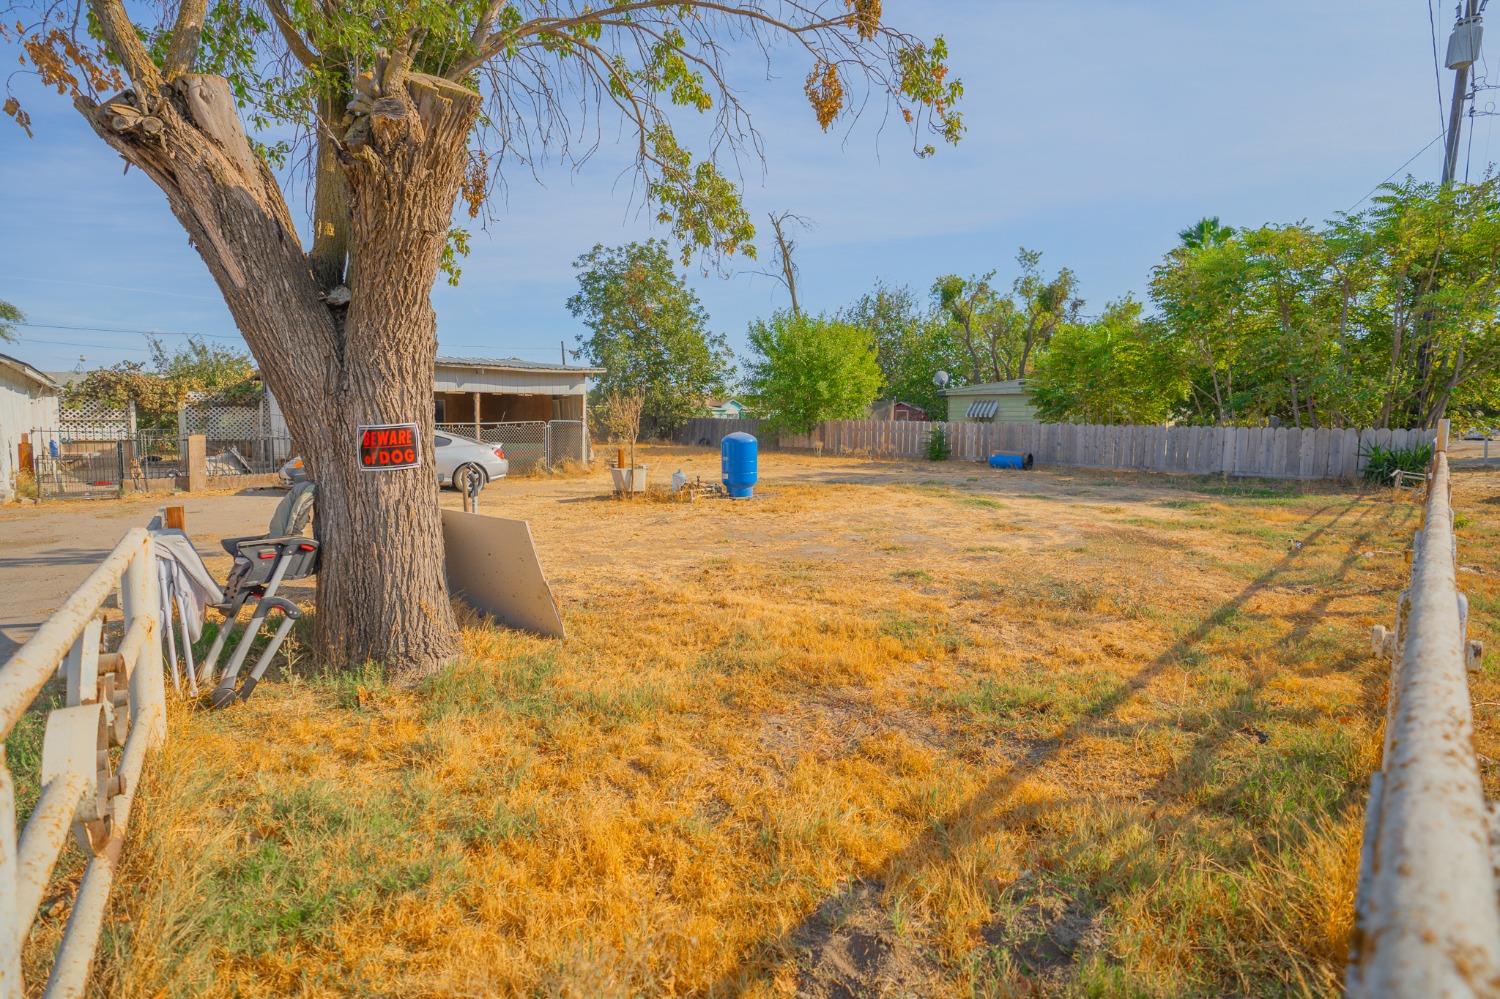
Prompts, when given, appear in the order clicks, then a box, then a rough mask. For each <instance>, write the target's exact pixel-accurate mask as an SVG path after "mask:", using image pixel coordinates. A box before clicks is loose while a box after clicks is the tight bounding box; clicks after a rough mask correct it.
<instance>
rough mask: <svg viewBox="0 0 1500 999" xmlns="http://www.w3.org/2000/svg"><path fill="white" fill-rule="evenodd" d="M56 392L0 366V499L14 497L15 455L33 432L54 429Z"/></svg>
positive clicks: (56, 420)
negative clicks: (27, 436)
mask: <svg viewBox="0 0 1500 999" xmlns="http://www.w3.org/2000/svg"><path fill="white" fill-rule="evenodd" d="M58 422H59V414H58V409H57V390H56V389H53V388H47V387H44V386H42V385H41V384H39V383H37V382H36V381H33V380H32V379H31V378H28V377H26V376H25V375H23V374H21V373H20V372H19V371H17V370H16V369H14V368H12V367H11V366H10V365H8V364H3V363H0V499H10V498H11V496H13V495H14V494H15V483H16V451H17V448H18V447H19V446H20V444H21V440H22V438H23V437H25V436H26V435H27V434H28V433H30V432H31V431H33V430H39V429H41V430H50V429H55V428H56V427H57V425H58Z"/></svg>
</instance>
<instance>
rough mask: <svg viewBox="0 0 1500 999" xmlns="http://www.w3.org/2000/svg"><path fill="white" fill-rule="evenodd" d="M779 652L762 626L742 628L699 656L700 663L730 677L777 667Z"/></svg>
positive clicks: (708, 668) (710, 671)
mask: <svg viewBox="0 0 1500 999" xmlns="http://www.w3.org/2000/svg"><path fill="white" fill-rule="evenodd" d="M776 665H777V653H776V648H775V643H774V642H772V641H771V640H770V639H769V638H768V637H767V636H766V635H765V634H764V633H763V632H762V630H761V629H760V628H758V627H757V628H753V629H750V628H743V627H742V628H739V629H737V630H735V632H734V633H733V634H731V635H730V636H729V638H728V639H727V640H726V641H724V642H721V643H719V644H718V645H715V646H713V647H712V648H710V649H708V650H706V651H704V652H703V653H701V654H700V655H699V656H698V661H697V666H698V668H699V669H700V670H703V671H705V672H709V673H719V674H723V675H726V676H736V675H754V674H759V673H762V672H765V671H767V670H772V669H775V668H776Z"/></svg>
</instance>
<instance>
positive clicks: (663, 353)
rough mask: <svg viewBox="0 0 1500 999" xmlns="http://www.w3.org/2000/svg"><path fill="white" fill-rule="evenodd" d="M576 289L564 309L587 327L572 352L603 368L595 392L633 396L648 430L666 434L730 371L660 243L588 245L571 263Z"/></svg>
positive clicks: (728, 357)
mask: <svg viewBox="0 0 1500 999" xmlns="http://www.w3.org/2000/svg"><path fill="white" fill-rule="evenodd" d="M573 266H574V268H575V269H576V270H577V271H578V291H577V292H576V293H575V294H574V295H573V296H572V297H571V298H569V299H568V311H569V312H571V313H572V314H573V315H574V316H577V317H578V318H579V319H581V320H583V323H584V325H585V326H587V327H588V330H589V332H588V333H587V334H586V335H582V336H580V337H579V338H578V350H577V351H576V352H575V353H576V354H577V355H578V356H581V357H582V358H584V359H585V360H587V361H588V362H589V363H590V364H593V365H596V366H598V367H601V368H604V369H605V373H604V376H603V377H602V378H600V379H599V382H598V385H597V389H596V391H597V392H598V393H599V394H600V396H601V397H603V396H607V395H609V394H611V393H622V394H627V395H628V394H633V393H638V394H640V395H641V396H642V398H643V399H644V400H645V408H644V412H643V416H642V422H643V423H644V424H645V426H646V427H647V428H648V432H649V433H653V434H666V433H671V432H672V431H673V430H675V429H677V427H679V426H681V425H682V423H683V422H684V421H686V420H687V419H688V418H689V417H691V416H693V415H694V414H695V413H696V412H697V411H698V410H699V409H701V408H702V406H703V400H704V398H705V397H706V396H711V395H720V394H722V393H723V392H724V390H725V386H726V385H727V384H728V382H729V380H730V378H731V377H732V375H733V373H734V364H733V354H732V353H731V352H730V350H729V345H728V344H727V343H726V342H725V339H724V336H723V334H721V333H713V332H710V331H709V329H708V314H707V313H706V312H705V311H704V310H703V306H702V305H701V304H700V303H699V301H698V296H696V295H694V294H693V292H692V289H690V288H689V287H688V286H687V283H686V281H684V280H683V278H682V276H681V275H680V274H679V273H678V271H677V267H676V264H675V262H674V260H673V258H672V254H671V253H670V252H669V251H668V248H667V244H666V243H665V242H663V241H661V240H657V239H652V240H647V241H646V242H644V243H629V244H626V245H625V246H616V247H606V246H601V245H596V246H595V247H594V248H593V249H592V250H590V251H589V252H588V253H585V254H583V255H582V256H581V257H579V258H578V259H577V260H576V261H574V262H573Z"/></svg>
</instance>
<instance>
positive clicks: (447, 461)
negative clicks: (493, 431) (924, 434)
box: [432, 431, 510, 486]
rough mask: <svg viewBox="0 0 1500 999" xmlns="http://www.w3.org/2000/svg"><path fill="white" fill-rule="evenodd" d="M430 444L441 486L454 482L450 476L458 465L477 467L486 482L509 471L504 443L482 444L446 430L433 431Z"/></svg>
mask: <svg viewBox="0 0 1500 999" xmlns="http://www.w3.org/2000/svg"><path fill="white" fill-rule="evenodd" d="M432 448H433V454H434V455H436V456H437V480H438V485H440V486H451V485H453V477H454V476H455V475H456V474H457V473H458V470H459V469H461V468H477V469H479V471H480V473H481V474H483V475H484V484H485V485H488V484H490V483H491V482H494V481H495V480H496V479H503V478H505V477H506V476H507V475H509V474H510V462H509V461H507V460H506V458H505V447H504V445H501V444H481V443H480V442H479V441H471V440H469V438H467V437H460V436H458V435H457V434H450V433H447V432H446V431H445V432H443V433H435V434H433V435H432Z"/></svg>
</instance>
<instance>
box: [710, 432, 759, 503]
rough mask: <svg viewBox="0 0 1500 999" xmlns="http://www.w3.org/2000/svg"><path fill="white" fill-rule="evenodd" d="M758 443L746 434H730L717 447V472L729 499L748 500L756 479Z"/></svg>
mask: <svg viewBox="0 0 1500 999" xmlns="http://www.w3.org/2000/svg"><path fill="white" fill-rule="evenodd" d="M759 450H760V443H759V442H758V441H756V439H755V438H754V437H751V436H750V435H749V434H747V433H737V434H730V435H728V436H727V437H725V438H724V441H723V443H722V444H720V445H719V470H720V471H721V472H722V473H723V476H724V488H725V489H728V490H729V498H730V499H749V498H750V493H751V492H752V490H753V489H754V486H755V479H756V464H757V452H759Z"/></svg>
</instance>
